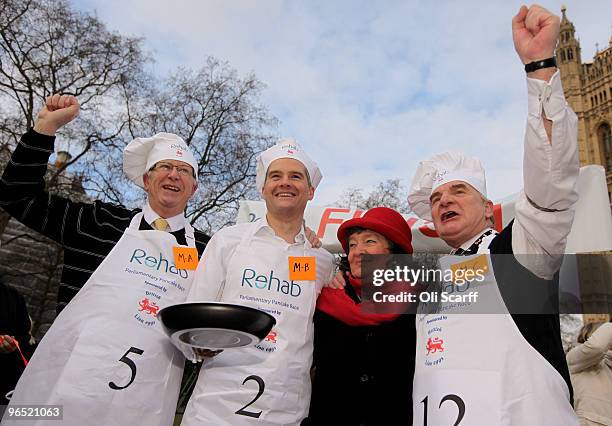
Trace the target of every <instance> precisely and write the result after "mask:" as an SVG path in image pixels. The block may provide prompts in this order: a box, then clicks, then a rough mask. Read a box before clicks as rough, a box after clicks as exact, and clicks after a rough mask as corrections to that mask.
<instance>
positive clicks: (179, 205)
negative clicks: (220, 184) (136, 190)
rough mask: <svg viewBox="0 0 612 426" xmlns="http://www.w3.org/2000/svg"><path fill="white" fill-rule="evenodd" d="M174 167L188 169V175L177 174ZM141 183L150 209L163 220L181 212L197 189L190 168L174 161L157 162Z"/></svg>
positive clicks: (185, 164)
mask: <svg viewBox="0 0 612 426" xmlns="http://www.w3.org/2000/svg"><path fill="white" fill-rule="evenodd" d="M159 165H164V166H165V167H159ZM168 166H169V167H168ZM176 167H180V168H181V169H182V170H185V169H186V168H188V169H189V170H190V173H189V174H185V173H179V172H178V170H177V168H176ZM164 169H169V170H164ZM143 181H144V188H145V190H146V191H147V194H148V196H149V204H150V205H151V208H152V209H153V210H154V211H155V212H156V213H157V214H158V215H160V216H161V217H163V218H169V217H172V216H176V215H177V214H179V213H181V212H183V211H184V210H185V207H186V206H187V201H189V199H190V198H191V196H192V195H193V194H194V193H195V191H196V189H197V187H198V185H197V181H196V180H195V178H194V177H193V169H192V167H191V166H190V165H189V164H187V163H184V162H182V161H176V160H162V161H159V162H158V163H156V164H155V166H153V167H152V168H151V170H150V171H149V172H147V173H146V174H145V175H144V176H143Z"/></svg>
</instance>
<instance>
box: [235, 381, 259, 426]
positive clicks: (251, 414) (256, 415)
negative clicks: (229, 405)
mask: <svg viewBox="0 0 612 426" xmlns="http://www.w3.org/2000/svg"><path fill="white" fill-rule="evenodd" d="M249 380H255V381H256V382H257V384H258V385H259V391H258V392H257V395H256V396H255V398H253V400H252V401H251V402H249V403H248V404H247V405H245V406H244V407H242V408H241V409H240V410H238V411H236V414H239V415H241V416H248V417H254V418H256V419H258V418H259V416H261V413H262V412H261V411H260V412H259V413H254V412H252V411H246V408H247V407H248V406H249V405H251V404H253V403H254V402H255V401H257V400H258V399H259V397H260V396H261V394H262V393H263V392H264V389H265V388H266V384H265V383H264V381H263V379H262V378H261V377H259V376H255V375H254V374H253V375H250V376H249V377H247V378H246V379H244V381H243V382H242V384H243V385H244V384H245V383H246V382H248V381H249Z"/></svg>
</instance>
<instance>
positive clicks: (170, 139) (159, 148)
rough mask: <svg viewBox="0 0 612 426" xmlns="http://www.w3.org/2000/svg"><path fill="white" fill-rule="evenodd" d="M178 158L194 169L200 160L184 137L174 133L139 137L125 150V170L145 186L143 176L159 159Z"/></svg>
mask: <svg viewBox="0 0 612 426" xmlns="http://www.w3.org/2000/svg"><path fill="white" fill-rule="evenodd" d="M162 160H178V161H182V162H184V163H187V164H189V165H190V166H191V167H193V170H194V171H197V170H198V162H197V161H196V159H195V157H194V156H193V154H192V152H191V150H190V149H189V147H188V146H187V144H186V143H185V141H184V140H183V139H181V138H180V137H178V136H177V135H175V134H173V133H158V134H156V135H155V136H152V137H150V138H137V139H134V140H133V141H132V142H130V143H129V144H128V145H127V146H126V147H125V149H124V150H123V171H124V172H125V174H126V175H127V177H128V178H130V180H131V181H132V182H134V183H135V184H136V185H138V186H140V187H143V188H144V182H143V180H142V176H143V175H144V174H145V173H146V172H147V171H149V169H150V168H151V167H153V166H154V165H155V163H157V162H158V161H162Z"/></svg>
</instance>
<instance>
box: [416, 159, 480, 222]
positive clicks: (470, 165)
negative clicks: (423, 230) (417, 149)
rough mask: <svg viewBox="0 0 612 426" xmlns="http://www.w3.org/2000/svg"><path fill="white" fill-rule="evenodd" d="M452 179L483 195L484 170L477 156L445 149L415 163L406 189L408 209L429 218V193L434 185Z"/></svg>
mask: <svg viewBox="0 0 612 426" xmlns="http://www.w3.org/2000/svg"><path fill="white" fill-rule="evenodd" d="M454 180H460V181H463V182H466V183H468V184H470V185H471V186H472V187H474V189H475V190H476V191H478V192H480V194H482V196H483V197H485V198H487V183H486V180H485V171H484V168H483V167H482V164H481V163H480V160H479V159H478V158H476V157H468V156H467V155H465V154H463V153H460V152H445V153H443V154H437V155H434V156H433V157H431V158H429V159H428V160H424V161H421V162H420V163H419V166H418V167H417V170H416V173H415V174H414V178H413V179H412V184H411V185H410V191H409V193H408V204H410V208H411V209H412V211H413V212H414V213H416V215H417V216H419V217H420V218H422V219H427V220H432V218H431V204H430V203H429V197H430V196H431V194H432V192H433V191H435V189H436V188H438V187H439V186H442V185H444V184H446V183H448V182H452V181H454Z"/></svg>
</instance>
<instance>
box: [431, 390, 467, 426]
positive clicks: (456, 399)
mask: <svg viewBox="0 0 612 426" xmlns="http://www.w3.org/2000/svg"><path fill="white" fill-rule="evenodd" d="M428 400H429V397H428V396H426V397H425V398H423V400H422V401H421V402H422V403H423V426H427V412H428V410H427V406H428ZM446 401H452V402H454V403H455V404H457V408H458V409H459V412H458V413H457V420H455V423H454V424H453V426H459V423H461V420H463V417H464V416H465V402H464V401H463V400H462V399H461V398H460V397H459V396H458V395H454V394H449V395H445V396H444V397H443V398H442V399H441V400H440V405H438V408H441V407H442V404H444V403H445V402H446Z"/></svg>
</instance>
